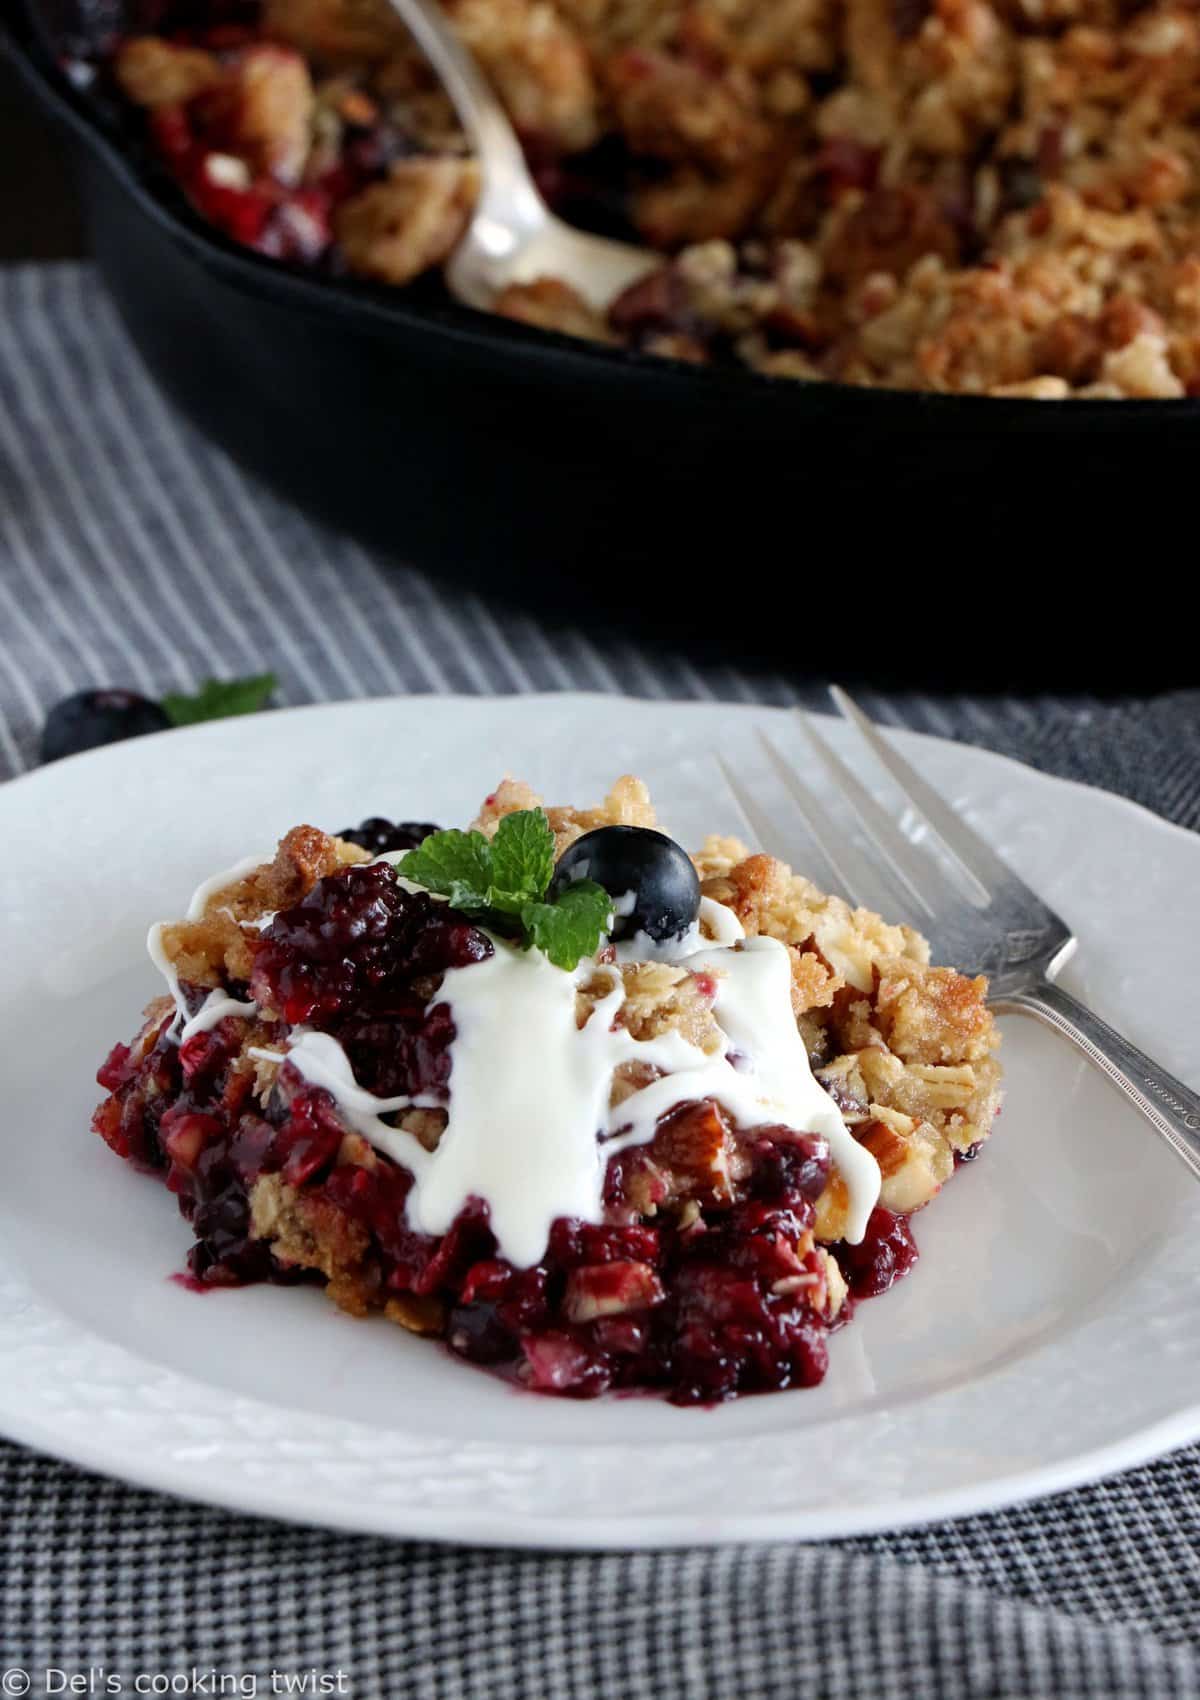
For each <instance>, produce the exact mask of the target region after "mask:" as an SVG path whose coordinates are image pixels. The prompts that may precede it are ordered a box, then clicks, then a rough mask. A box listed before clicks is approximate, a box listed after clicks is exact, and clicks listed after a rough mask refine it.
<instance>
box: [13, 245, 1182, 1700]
mask: <svg viewBox="0 0 1200 1700" xmlns="http://www.w3.org/2000/svg"><path fill="white" fill-rule="evenodd" d="M264 666H269V667H271V668H273V669H274V670H275V672H276V673H277V674H278V675H279V678H280V681H281V692H280V695H281V698H282V700H283V701H285V702H307V701H312V700H314V699H325V698H340V697H351V696H367V695H377V694H382V693H389V692H406V691H414V690H434V691H467V692H483V691H492V692H495V691H500V692H511V691H525V690H545V689H555V688H565V687H572V688H581V687H582V688H587V689H595V690H605V691H627V692H631V693H635V694H638V695H651V696H675V697H694V696H715V697H719V698H728V699H732V700H741V701H761V702H770V703H785V702H793V701H798V700H805V699H807V698H809V697H814V696H815V695H817V694H819V685H818V684H814V682H812V681H805V680H803V679H801V678H799V677H787V676H785V675H783V674H778V673H770V674H766V673H762V674H747V673H744V672H740V671H736V670H734V669H731V668H717V669H715V670H714V669H713V668H712V667H711V666H708V665H706V666H705V667H704V668H703V670H701V668H700V667H698V666H697V665H696V664H694V663H693V662H691V661H689V659H688V657H687V656H686V655H684V654H676V653H670V652H666V651H661V650H651V649H648V648H644V647H642V646H641V645H639V644H638V643H636V642H633V641H624V640H623V641H621V642H619V643H618V642H616V641H613V640H605V641H604V642H602V643H601V642H598V641H595V640H593V639H592V638H590V637H589V636H588V635H587V634H586V633H585V632H583V631H571V630H565V631H564V630H561V629H557V630H554V631H551V630H549V629H547V628H546V627H544V626H542V625H540V624H539V623H538V622H537V621H535V620H534V619H532V618H530V617H528V616H526V615H524V614H521V613H519V612H513V611H511V610H509V609H506V608H503V607H498V606H489V605H488V604H486V603H485V602H484V601H483V600H481V599H480V598H478V597H466V598H464V597H463V596H462V595H461V594H459V593H456V594H455V596H454V597H453V598H452V599H451V598H449V597H443V596H442V595H441V594H439V592H438V590H437V588H436V586H435V585H434V584H432V583H431V582H430V581H429V580H428V579H426V578H425V577H423V576H422V575H421V574H420V573H418V572H415V571H412V570H407V569H400V568H397V567H395V566H392V565H388V566H384V565H383V564H381V563H380V562H379V561H378V560H375V559H372V558H371V557H370V556H369V555H367V554H366V553H364V551H363V550H362V549H360V548H358V547H357V546H356V545H354V544H353V543H348V542H346V541H344V540H342V539H340V538H336V537H332V536H329V535H327V534H324V533H322V532H320V531H318V530H317V529H316V528H314V527H313V526H312V525H311V524H310V523H309V522H307V521H306V520H304V519H303V518H301V517H300V516H299V515H298V514H296V513H294V512H292V511H291V510H289V509H288V508H286V507H285V506H283V505H282V504H281V503H280V502H278V501H277V500H275V499H274V498H273V497H272V496H270V495H269V494H268V493H267V492H265V491H264V490H262V489H261V488H260V487H258V486H257V485H255V484H252V483H251V482H250V481H248V480H247V479H246V478H244V477H243V476H242V475H241V474H240V473H239V472H238V471H237V470H236V469H235V468H234V467H233V466H232V465H231V464H230V463H229V462H228V461H227V460H225V459H224V457H223V456H222V455H221V454H220V453H218V452H217V451H216V450H214V449H213V448H211V447H209V446H208V445H206V444H204V443H202V442H200V441H199V440H198V439H197V438H196V437H195V436H194V435H193V434H192V433H191V432H190V431H189V430H188V429H187V428H186V427H185V426H184V425H182V424H181V423H180V421H179V420H178V419H177V418H176V417H175V416H173V415H172V413H171V412H170V411H169V410H168V408H167V407H166V406H165V405H164V403H163V401H162V400H161V399H160V397H159V396H158V394H157V393H156V392H155V390H154V389H153V388H152V387H151V386H150V384H149V383H148V381H147V380H146V378H145V376H144V375H143V373H142V371H141V369H140V367H139V365H138V363H137V360H136V358H135V356H134V354H133V352H132V350H131V348H130V346H129V344H128V341H127V340H126V338H125V336H124V334H123V332H122V331H121V329H120V327H119V325H118V324H117V322H116V320H115V318H114V316H113V314H112V311H111V310H110V308H109V306H108V304H107V302H106V300H105V298H104V296H103V294H102V292H101V290H100V288H99V286H98V284H97V283H96V280H95V279H94V277H93V276H92V275H91V273H90V272H89V271H88V270H87V269H86V268H81V267H74V266H70V267H61V268H34V267H29V268H16V269H13V270H10V271H8V272H0V775H2V776H10V775H12V774H15V773H19V772H20V771H22V770H23V769H24V768H26V767H28V766H30V765H31V764H32V763H33V762H34V761H35V759H36V755H35V751H36V743H37V734H38V729H39V726H40V723H41V720H42V717H43V715H44V712H45V709H46V707H47V705H48V704H50V703H51V702H53V701H54V700H55V699H56V698H58V697H60V696H62V695H64V694H66V693H67V692H69V691H72V690H76V689H79V688H81V687H83V686H85V685H94V684H128V685H131V686H133V687H134V688H136V689H140V690H143V691H146V692H148V693H151V694H157V693H159V692H161V691H163V690H168V689H177V688H189V687H193V686H194V685H195V684H196V683H197V682H198V681H199V679H201V678H202V677H204V676H205V675H207V674H210V673H217V674H231V673H243V672H255V671H259V670H261V669H262V668H263V667H264ZM866 700H867V705H868V707H869V708H870V709H871V710H872V711H873V712H874V713H875V714H876V715H877V716H878V717H879V718H880V719H882V720H885V721H892V722H905V723H907V724H910V725H913V726H917V727H919V728H921V729H923V730H926V731H932V732H938V733H942V734H944V735H948V736H953V737H959V738H965V739H968V740H971V741H974V742H978V743H982V744H987V745H989V746H991V747H992V748H995V749H1000V750H1004V751H1006V752H1008V753H1010V754H1013V755H1017V756H1020V757H1022V758H1023V759H1025V760H1027V761H1031V762H1033V763H1034V764H1035V765H1036V766H1039V767H1042V768H1045V769H1047V770H1049V771H1052V772H1056V773H1062V774H1066V775H1069V776H1071V777H1074V778H1080V779H1086V780H1091V781H1092V782H1094V783H1098V784H1103V785H1106V786H1109V787H1111V788H1112V789H1114V790H1118V791H1122V792H1124V793H1126V794H1127V795H1129V796H1132V797H1135V798H1137V799H1138V800H1139V801H1141V802H1144V803H1146V804H1148V805H1149V806H1150V807H1152V808H1156V809H1158V810H1159V811H1160V812H1161V813H1163V814H1165V815H1168V816H1169V817H1170V818H1172V819H1174V820H1177V821H1180V822H1182V823H1184V824H1187V825H1190V826H1198V825H1200V692H1177V693H1174V694H1172V695H1169V696H1163V697H1159V698H1156V699H1151V700H1137V701H1132V700H1124V701H1119V702H1113V701H1107V702H1105V701H1101V700H1099V699H1094V698H1081V697H1075V698H1071V699H1062V698H1049V697H1043V698H1037V699H1023V700H1017V699H1011V698H990V699H982V698H979V699H972V698H968V697H964V696H955V697H946V698H940V699H938V698H934V697H932V696H917V695H893V696H889V697H881V696H878V695H872V694H870V693H867V698H866ZM718 1620H719V1621H720V1625H721V1628H720V1633H719V1634H718V1633H714V1630H713V1625H714V1623H716V1622H717V1621H718ZM1198 1641H1200V1448H1193V1449H1189V1450H1187V1451H1184V1452H1180V1453H1177V1454H1175V1455H1174V1456H1173V1457H1171V1458H1168V1459H1166V1460H1164V1461H1163V1462H1161V1463H1160V1464H1157V1465H1155V1466H1153V1467H1151V1468H1148V1469H1143V1470H1139V1471H1137V1472H1135V1473H1133V1474H1130V1475H1127V1476H1124V1477H1121V1478H1118V1479H1116V1480H1113V1481H1109V1482H1105V1483H1101V1484H1099V1485H1098V1486H1096V1487H1093V1488H1089V1489H1087V1490H1084V1491H1080V1492H1076V1493H1072V1494H1067V1495H1064V1496H1061V1497H1059V1498H1057V1499H1052V1500H1047V1501H1043V1502H1041V1503H1040V1504H1038V1505H1035V1506H1031V1507H1027V1508H1025V1509H1021V1510H1017V1511H1012V1512H1008V1513H1004V1514H1000V1515H994V1516H988V1517H976V1518H972V1519H969V1520H967V1521H964V1522H959V1523H950V1524H942V1525H937V1526H933V1527H930V1528H926V1529H923V1530H919V1531H916V1532H909V1533H905V1534H895V1535H886V1534H885V1535H879V1536H876V1537H872V1538H869V1539H861V1540H856V1541H846V1542H840V1543H828V1544H824V1545H815V1546H779V1547H752V1548H741V1549H733V1550H729V1551H723V1552H691V1553H689V1552H682V1553H671V1554H650V1553H644V1554H637V1555H621V1554H614V1555H608V1556H587V1555H584V1556H578V1557H574V1556H562V1557H558V1556H555V1557H547V1556H538V1555H521V1554H504V1553H487V1552H471V1551H454V1550H449V1549H447V1550H443V1549H439V1548H435V1547H429V1546H416V1545H409V1544H403V1543H398V1542H388V1541H383V1540H376V1539H370V1540H367V1539H356V1538H354V1537H350V1536H345V1535H334V1534H326V1533H324V1532H322V1531H318V1530H311V1531H310V1530H300V1529H290V1528H281V1527H279V1526H277V1525H274V1524H271V1523H267V1522H262V1521H255V1520H251V1519H248V1518H239V1517H234V1516H230V1515H227V1514H225V1513H222V1512H216V1511H209V1510H204V1509H199V1508H195V1507H192V1506H187V1505H181V1504H178V1503H176V1502H174V1501H172V1500H167V1499H163V1498H159V1497H156V1496H153V1495H150V1494H147V1493H142V1492H137V1491H134V1490H132V1489H129V1488H125V1487H122V1486H120V1485H118V1484H116V1483H113V1482H108V1481H104V1480H99V1479H97V1478H94V1477H91V1476H87V1475H84V1474H82V1473H81V1472H79V1471H77V1470H74V1469H70V1468H68V1467H66V1466H64V1465H61V1464H56V1463H53V1462H50V1461H48V1460H46V1459H43V1458H39V1457H36V1456H34V1455H33V1454H31V1453H28V1452H25V1451H22V1450H20V1449H18V1448H16V1447H12V1446H7V1445H4V1444H3V1443H0V1673H2V1672H3V1671H4V1669H5V1668H6V1667H17V1668H24V1669H28V1670H29V1671H31V1672H32V1673H33V1677H34V1686H33V1688H32V1690H31V1692H32V1693H34V1694H38V1693H39V1692H44V1691H45V1687H44V1684H45V1679H44V1676H43V1674H42V1673H44V1672H45V1671H46V1669H47V1668H48V1667H53V1668H54V1669H56V1670H59V1671H63V1672H66V1673H68V1674H74V1673H86V1672H88V1670H89V1668H93V1670H95V1669H96V1668H99V1667H103V1672H102V1673H101V1675H100V1676H98V1677H97V1676H95V1675H93V1678H92V1681H93V1683H99V1684H102V1683H103V1680H104V1673H105V1672H108V1671H114V1670H115V1671H121V1672H123V1673H125V1678H126V1680H127V1681H132V1677H133V1675H134V1674H135V1673H144V1674H146V1675H148V1676H151V1677H153V1676H155V1675H159V1676H166V1677H167V1678H168V1679H169V1678H171V1677H173V1676H174V1677H177V1678H180V1679H181V1680H182V1682H183V1683H184V1684H185V1685H186V1686H184V1687H180V1686H179V1683H177V1684H176V1687H175V1689H174V1692H177V1693H178V1692H188V1693H194V1694H205V1693H209V1692H213V1691H214V1687H215V1682H216V1679H217V1678H218V1677H222V1676H223V1677H225V1678H226V1687H225V1692H229V1691H230V1685H231V1682H232V1679H233V1678H235V1677H238V1678H242V1679H243V1685H242V1692H245V1693H249V1692H252V1691H253V1685H252V1681H251V1679H254V1683H255V1684H256V1685H257V1692H259V1693H263V1694H266V1693H270V1692H272V1683H271V1674H270V1673H271V1672H272V1670H275V1671H277V1672H280V1673H282V1674H283V1675H287V1674H291V1675H293V1676H295V1675H297V1674H298V1673H302V1672H304V1671H307V1670H310V1669H314V1668H315V1670H316V1671H317V1672H318V1673H326V1674H328V1675H329V1676H330V1677H331V1678H332V1679H335V1680H336V1676H337V1673H338V1672H341V1673H343V1682H344V1686H343V1692H349V1693H351V1694H353V1695H355V1696H359V1697H363V1700H365V1697H371V1700H374V1697H375V1696H378V1697H380V1700H398V1697H401V1696H405V1697H407V1696H412V1697H413V1700H417V1697H420V1700H466V1697H470V1700H476V1697H478V1700H485V1697H486V1700H507V1697H509V1696H518V1695H520V1696H537V1697H538V1700H543V1697H544V1700H560V1697H562V1700H565V1697H568V1696H570V1697H572V1700H592V1697H594V1696H604V1697H605V1700H610V1697H612V1700H625V1697H627V1696H628V1697H638V1700H642V1697H645V1700H676V1697H683V1696H687V1697H692V1696H710V1695H711V1696H717V1697H721V1700H724V1697H726V1696H728V1697H730V1700H733V1697H744V1700H765V1697H767V1696H772V1697H776V1696H777V1697H779V1700H784V1697H787V1700H802V1697H807V1696H811V1697H813V1700H818V1697H820V1700H849V1697H854V1700H891V1697H904V1700H909V1697H912V1700H940V1697H943V1696H944V1697H945V1700H960V1697H966V1696H970V1697H977V1696H978V1697H984V1696H996V1697H1000V1696H1013V1697H1025V1696H1039V1697H1040V1696H1064V1697H1066V1696H1072V1697H1073V1696H1079V1697H1084V1696H1086V1697H1088V1700H1092V1697H1095V1700H1108V1697H1116V1696H1135V1695H1136V1696H1142V1695H1145V1696H1155V1697H1157V1696H1164V1697H1166V1696H1171V1697H1176V1696H1178V1697H1182V1696H1200V1650H1198V1647H1197V1643H1198ZM193 1673H194V1676H193ZM51 1680H52V1682H58V1681H59V1680H60V1679H59V1678H52V1679H51ZM39 1684H41V1685H42V1686H41V1687H39ZM3 1687H4V1679H3V1675H2V1674H0V1688H3ZM4 1691H5V1692H9V1691H10V1690H9V1689H8V1688H4ZM103 1691H104V1690H103V1687H102V1686H93V1688H92V1689H91V1690H90V1692H93V1693H100V1692H103ZM127 1691H132V1690H127ZM147 1691H150V1690H147ZM217 1691H218V1692H219V1691H220V1690H217ZM11 1692H13V1693H19V1692H20V1689H19V1684H18V1686H17V1687H15V1688H12V1689H11Z"/></svg>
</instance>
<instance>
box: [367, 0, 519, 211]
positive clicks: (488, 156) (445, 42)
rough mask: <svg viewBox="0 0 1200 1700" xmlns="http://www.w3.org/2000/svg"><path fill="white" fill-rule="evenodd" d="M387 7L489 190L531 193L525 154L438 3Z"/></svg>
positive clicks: (406, 1) (422, 0)
mask: <svg viewBox="0 0 1200 1700" xmlns="http://www.w3.org/2000/svg"><path fill="white" fill-rule="evenodd" d="M389 3H390V4H391V6H392V9H393V10H394V11H395V12H396V13H397V15H398V16H399V17H400V19H401V20H402V22H403V23H404V24H406V25H407V27H408V30H409V32H410V34H411V35H412V36H413V38H414V40H415V41H416V43H417V45H418V47H420V49H421V51H422V52H423V53H424V54H425V56H426V58H427V59H428V60H429V62H430V64H431V65H432V66H433V68H434V70H435V71H436V72H437V74H438V76H439V78H440V79H441V81H442V84H443V86H444V87H445V90H446V93H447V94H448V95H449V96H450V99H451V101H452V102H453V105H454V110H455V111H456V112H457V114H458V116H459V120H460V122H461V123H462V127H463V129H464V130H465V131H466V132H467V136H468V138H469V140H470V142H471V144H472V146H473V147H474V149H475V152H476V153H477V154H478V156H479V164H480V169H481V171H482V173H483V176H484V179H485V181H486V183H487V186H488V188H489V189H492V190H495V189H500V188H501V187H503V186H505V185H507V187H508V188H509V189H510V191H511V190H521V189H524V188H525V187H526V186H528V188H529V189H530V190H533V182H532V179H531V178H530V176H529V171H528V168H527V166H526V164H525V155H524V154H523V152H522V151H521V144H520V142H519V141H518V140H517V136H516V132H515V130H514V129H513V127H512V124H511V123H510V122H509V117H508V113H507V112H506V111H505V110H504V107H503V106H502V105H501V103H500V101H499V99H498V97H497V95H496V93H495V91H494V90H493V88H492V86H491V84H490V83H489V82H488V80H487V78H486V77H485V76H484V75H483V72H482V71H481V70H480V69H479V66H478V64H477V63H476V61H475V58H474V56H473V55H472V54H471V53H470V52H469V50H468V49H467V48H466V47H465V46H464V45H463V43H462V41H461V40H460V39H459V37H458V35H457V33H456V32H455V30H454V28H453V26H452V25H451V23H450V21H449V19H448V18H447V17H446V14H445V12H444V11H443V10H442V7H441V6H440V5H439V4H438V0H389ZM534 193H536V191H534Z"/></svg>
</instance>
